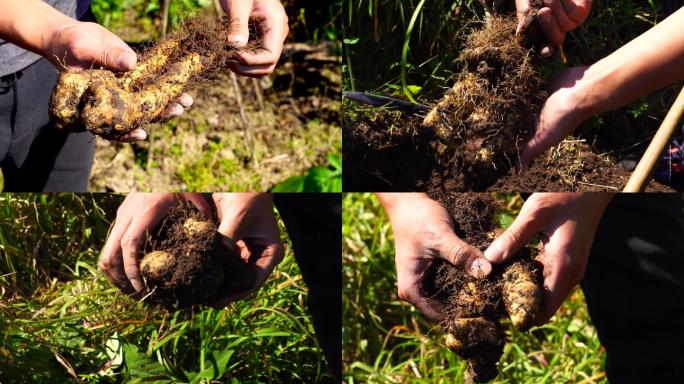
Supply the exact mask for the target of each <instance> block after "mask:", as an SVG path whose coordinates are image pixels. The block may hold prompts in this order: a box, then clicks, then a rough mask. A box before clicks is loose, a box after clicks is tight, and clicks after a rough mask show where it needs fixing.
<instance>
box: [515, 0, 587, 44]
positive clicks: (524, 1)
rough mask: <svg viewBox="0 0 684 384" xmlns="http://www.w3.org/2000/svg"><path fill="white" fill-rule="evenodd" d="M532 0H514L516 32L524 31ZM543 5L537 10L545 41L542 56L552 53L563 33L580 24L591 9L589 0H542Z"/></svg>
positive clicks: (560, 42)
mask: <svg viewBox="0 0 684 384" xmlns="http://www.w3.org/2000/svg"><path fill="white" fill-rule="evenodd" d="M531 3H532V0H515V8H516V10H517V15H518V29H517V30H516V34H517V35H520V34H521V33H523V31H524V21H525V15H526V14H527V12H528V11H529V9H530V7H531ZM542 3H543V5H544V7H543V8H541V9H540V10H539V11H538V12H537V20H538V21H539V25H540V26H541V29H542V32H543V33H544V36H546V39H547V43H546V44H545V45H544V46H543V47H542V50H541V54H542V56H547V57H548V56H550V55H551V54H553V47H557V46H559V45H561V44H562V43H563V40H564V39H565V34H566V33H567V32H569V31H571V30H573V29H575V28H577V27H578V26H579V25H580V24H582V23H583V22H584V21H585V20H586V19H587V17H589V12H590V11H591V0H543V1H542Z"/></svg>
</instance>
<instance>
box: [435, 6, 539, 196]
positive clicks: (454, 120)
mask: <svg viewBox="0 0 684 384" xmlns="http://www.w3.org/2000/svg"><path fill="white" fill-rule="evenodd" d="M535 14H536V13H535ZM516 25H517V22H516V19H515V17H514V16H507V17H503V16H489V17H487V19H486V20H485V22H484V24H483V27H482V28H481V29H479V30H476V31H474V32H472V33H471V34H470V35H469V36H468V38H467V40H466V42H465V45H464V47H463V49H462V50H461V53H460V55H459V56H458V58H457V61H458V62H459V63H460V65H461V68H462V69H461V72H460V73H459V74H458V75H456V81H455V83H454V84H453V86H452V87H451V88H450V89H448V90H447V91H446V93H445V94H444V95H443V97H442V98H441V99H440V100H439V101H437V103H436V104H435V105H434V107H433V108H432V110H431V111H430V112H429V113H428V114H427V115H426V117H425V118H424V120H423V122H422V126H423V127H424V128H425V129H427V130H429V131H430V132H432V133H433V134H434V136H435V137H436V138H437V139H438V140H439V141H440V142H442V143H443V144H445V145H446V146H448V147H450V148H453V149H455V150H456V151H457V154H458V157H457V158H455V159H454V160H453V162H454V164H453V166H454V167H456V168H458V169H461V172H462V174H463V175H464V178H465V179H464V183H465V184H466V186H469V185H471V184H472V183H474V182H475V181H474V180H470V178H471V177H472V176H470V175H483V174H486V175H491V176H492V178H495V177H496V175H497V174H498V172H501V173H502V174H503V173H505V172H506V171H507V170H508V169H510V167H511V166H512V165H513V164H514V163H515V161H516V160H517V157H518V147H519V146H520V144H521V143H522V142H523V141H524V140H527V139H528V138H529V136H530V133H531V131H532V129H533V126H534V122H535V121H536V119H537V115H538V113H539V110H540V109H541V105H542V103H543V101H544V100H545V97H546V93H545V92H544V84H543V81H542V77H541V75H540V73H539V71H538V70H537V69H536V66H535V62H536V58H537V55H536V54H535V53H534V51H533V48H532V46H531V42H530V40H529V39H518V38H516V37H515V30H516Z"/></svg>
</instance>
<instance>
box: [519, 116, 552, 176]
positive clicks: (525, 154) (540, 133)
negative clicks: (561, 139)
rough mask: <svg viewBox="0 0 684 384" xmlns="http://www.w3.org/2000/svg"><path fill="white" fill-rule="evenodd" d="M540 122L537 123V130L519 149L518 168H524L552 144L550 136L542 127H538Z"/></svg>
mask: <svg viewBox="0 0 684 384" xmlns="http://www.w3.org/2000/svg"><path fill="white" fill-rule="evenodd" d="M540 127H541V124H539V125H538V128H537V131H536V132H535V133H534V135H533V136H532V137H531V138H530V139H529V140H528V141H526V142H524V143H523V144H522V148H521V149H520V169H521V170H526V169H527V168H528V167H529V165H530V163H532V160H534V159H536V158H537V156H539V155H541V154H542V153H544V151H545V150H546V149H547V148H550V147H551V146H552V145H553V142H552V140H551V138H550V137H549V135H548V133H547V131H546V130H544V129H540Z"/></svg>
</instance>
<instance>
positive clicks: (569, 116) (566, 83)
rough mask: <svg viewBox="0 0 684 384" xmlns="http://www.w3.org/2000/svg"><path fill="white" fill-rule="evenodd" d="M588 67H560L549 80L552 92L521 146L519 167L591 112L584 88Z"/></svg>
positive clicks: (564, 135)
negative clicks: (533, 128)
mask: <svg viewBox="0 0 684 384" xmlns="http://www.w3.org/2000/svg"><path fill="white" fill-rule="evenodd" d="M586 69H587V67H574V68H569V69H566V70H563V71H561V72H560V73H559V74H558V75H556V76H555V77H554V78H553V79H551V81H550V82H549V92H550V94H551V96H549V97H548V99H546V101H545V102H544V106H543V107H542V110H541V112H540V113H539V120H538V121H537V123H536V128H535V132H534V135H533V136H532V137H531V138H530V139H529V140H528V141H526V142H524V143H523V144H522V147H521V148H520V169H521V170H522V171H524V170H526V169H527V167H528V166H529V165H530V163H531V162H532V160H534V159H535V158H536V157H537V156H539V155H541V154H542V153H544V151H546V150H547V149H549V148H551V147H553V146H554V145H556V144H558V143H560V142H561V141H563V139H564V138H565V137H566V136H568V135H569V134H570V133H572V132H573V131H574V130H575V129H576V128H577V127H578V126H579V125H580V124H581V123H582V122H583V121H584V120H586V119H588V118H589V117H590V116H591V115H592V114H593V112H591V110H590V109H589V108H588V107H586V108H585V107H584V106H585V105H588V104H590V103H587V102H586V100H585V99H586V98H587V93H586V92H584V91H583V87H584V83H585V82H586V81H583V80H585V79H584V77H585V76H584V74H585V71H586Z"/></svg>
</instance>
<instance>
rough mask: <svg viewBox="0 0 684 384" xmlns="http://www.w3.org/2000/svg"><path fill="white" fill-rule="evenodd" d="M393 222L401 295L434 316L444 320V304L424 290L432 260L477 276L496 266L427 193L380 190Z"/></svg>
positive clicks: (435, 319) (403, 298) (380, 195)
mask: <svg viewBox="0 0 684 384" xmlns="http://www.w3.org/2000/svg"><path fill="white" fill-rule="evenodd" d="M377 196H378V199H379V200H380V202H381V203H382V205H383V206H384V207H385V210H386V211H387V215H388V216H389V218H390V222H391V223H392V230H393V232H394V242H395V248H396V255H395V262H396V266H397V289H398V294H399V298H401V299H402V300H405V301H408V302H409V303H411V304H413V305H415V306H416V307H417V308H418V309H419V310H420V311H421V312H423V314H425V315H426V316H427V317H428V318H429V319H430V320H433V321H436V322H438V321H441V320H442V316H441V311H440V305H439V304H438V303H437V302H436V301H434V300H432V299H430V298H427V297H423V296H421V294H420V279H421V276H422V275H423V273H424V272H425V270H426V269H427V267H428V266H429V264H430V262H431V261H432V260H434V259H444V260H446V261H448V262H449V263H451V264H453V265H455V266H457V267H458V268H461V269H463V270H465V271H467V272H468V273H469V274H471V275H473V276H475V277H485V276H487V275H488V274H489V273H490V272H491V270H492V267H491V265H490V264H489V262H488V261H487V260H486V259H485V258H483V256H482V252H480V251H479V250H478V249H477V248H474V247H472V246H470V245H468V244H466V243H465V242H464V241H463V240H461V239H459V238H458V236H456V234H455V233H454V225H453V222H452V219H451V215H449V213H448V212H447V210H446V209H445V208H444V207H443V206H442V205H441V204H439V203H438V202H436V201H434V200H432V199H431V198H430V197H429V196H428V195H427V194H424V193H378V194H377Z"/></svg>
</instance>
